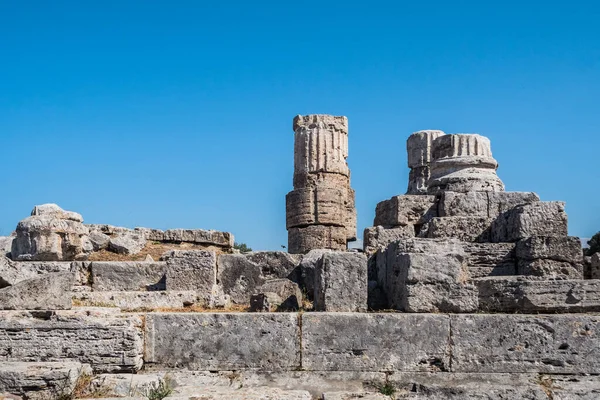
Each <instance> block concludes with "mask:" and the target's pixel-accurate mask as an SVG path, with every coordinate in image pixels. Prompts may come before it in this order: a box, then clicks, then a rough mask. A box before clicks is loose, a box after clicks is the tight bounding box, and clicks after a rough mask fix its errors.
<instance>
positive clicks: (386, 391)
mask: <svg viewBox="0 0 600 400" xmlns="http://www.w3.org/2000/svg"><path fill="white" fill-rule="evenodd" d="M379 393H381V394H382V395H384V396H392V395H393V394H394V393H396V388H395V387H394V386H392V385H391V384H390V383H389V382H386V383H384V384H383V385H381V386H380V387H379Z"/></svg>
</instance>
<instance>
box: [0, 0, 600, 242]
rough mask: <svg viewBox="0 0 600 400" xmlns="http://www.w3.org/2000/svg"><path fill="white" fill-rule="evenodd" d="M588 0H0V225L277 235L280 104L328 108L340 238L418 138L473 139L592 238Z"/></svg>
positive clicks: (285, 117) (281, 230) (595, 137)
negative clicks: (58, 209) (340, 175)
mask: <svg viewBox="0 0 600 400" xmlns="http://www.w3.org/2000/svg"><path fill="white" fill-rule="evenodd" d="M598 21H600V5H598V3H597V2H595V1H585V2H582V1H559V2H557V1H554V2H553V1H550V2H542V1H501V2H500V1H494V2H492V1H469V2H467V1H453V2H450V1H428V2H416V1H411V2H404V1H365V2H355V1H296V2H289V1H281V0H278V1H211V2H209V1H201V0H197V1H173V0H171V1H158V0H153V1H106V0H103V1H60V0H56V1H27V0H23V1H9V0H0V38H1V40H0V138H1V139H2V140H1V142H0V165H1V166H2V172H3V173H2V183H3V184H2V189H1V192H0V232H1V233H2V234H4V235H7V234H9V233H10V232H11V231H12V230H13V229H14V228H15V226H16V224H17V222H18V221H19V220H20V219H22V218H24V217H26V216H27V215H28V214H29V212H30V210H31V209H32V208H33V206H34V205H35V204H40V203H46V202H55V203H58V204H59V205H61V206H62V207H63V208H65V209H69V210H73V211H77V212H80V213H81V214H83V216H84V218H85V220H86V222H89V223H108V224H113V225H121V226H128V227H135V226H146V227H154V228H163V229H166V228H204V229H219V230H226V231H231V232H233V233H234V234H235V236H236V239H237V240H239V241H242V242H246V243H247V244H248V245H249V246H251V247H253V248H255V249H279V246H280V245H282V244H287V234H286V230H285V194H286V193H287V192H288V191H290V190H291V189H292V171H293V132H292V119H293V117H294V116H295V115H296V114H309V113H327V114H336V115H346V116H347V117H348V118H349V123H350V157H349V159H348V161H349V164H350V168H351V169H352V185H353V187H354V188H355V189H356V192H357V208H358V222H359V232H361V233H360V236H362V229H364V228H365V227H366V226H369V225H371V224H372V222H373V216H374V210H375V205H376V204H377V202H378V201H381V200H384V199H387V198H389V197H391V196H393V195H397V194H402V193H404V192H405V190H406V184H407V175H408V169H407V167H406V151H405V141H406V138H407V137H408V135H409V134H410V133H411V132H413V131H416V130H420V129H442V130H444V131H446V132H448V133H460V132H476V133H480V134H482V135H485V136H488V137H490V139H491V141H492V150H493V152H494V156H495V157H496V159H497V160H498V161H499V163H500V169H499V171H498V173H499V175H500V177H501V178H502V179H503V181H504V182H505V184H506V187H507V190H519V191H535V192H537V193H539V194H540V196H541V197H542V199H543V200H564V201H566V202H567V211H568V213H569V220H570V233H571V234H572V235H577V236H582V237H590V236H591V235H592V234H593V233H595V232H596V231H598V230H600V201H599V200H598V199H599V198H600V185H599V179H598V178H599V167H598V161H599V158H600V112H599V106H600V44H599V43H600V23H599V22H598Z"/></svg>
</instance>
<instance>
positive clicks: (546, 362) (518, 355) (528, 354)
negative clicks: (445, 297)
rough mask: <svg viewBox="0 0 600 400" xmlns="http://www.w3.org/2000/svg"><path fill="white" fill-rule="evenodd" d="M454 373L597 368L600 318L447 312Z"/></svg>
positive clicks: (584, 371) (564, 370)
mask: <svg viewBox="0 0 600 400" xmlns="http://www.w3.org/2000/svg"><path fill="white" fill-rule="evenodd" d="M450 319H451V321H452V322H451V323H452V342H453V346H452V371H453V372H485V373H492V372H500V373H507V372H515V373H518V372H522V373H526V372H542V373H559V374H564V373H569V374H570V373H588V374H589V373H597V372H598V368H599V367H600V366H599V364H600V361H599V360H600V357H599V356H600V336H599V332H600V317H599V316H593V315H574V314H563V315H501V314H497V315H493V314H488V315H486V314H473V315H451V316H450Z"/></svg>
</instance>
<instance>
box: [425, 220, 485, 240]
mask: <svg viewBox="0 0 600 400" xmlns="http://www.w3.org/2000/svg"><path fill="white" fill-rule="evenodd" d="M492 221H493V220H492V219H490V218H487V217H444V218H433V219H432V220H431V221H429V222H428V223H427V225H426V226H425V227H423V230H422V231H421V232H420V233H419V236H420V237H427V238H431V239H458V240H461V241H464V242H489V240H490V227H491V225H492Z"/></svg>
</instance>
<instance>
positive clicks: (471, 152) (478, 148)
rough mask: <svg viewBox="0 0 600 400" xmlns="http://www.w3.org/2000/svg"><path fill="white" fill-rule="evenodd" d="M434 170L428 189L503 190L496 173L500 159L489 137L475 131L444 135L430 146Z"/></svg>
mask: <svg viewBox="0 0 600 400" xmlns="http://www.w3.org/2000/svg"><path fill="white" fill-rule="evenodd" d="M431 157H432V161H431V174H430V177H429V181H428V182H427V192H428V193H429V194H436V193H438V192H440V191H451V192H462V193H465V192H470V191H490V192H503V191H504V183H502V181H501V180H500V178H499V177H498V175H497V174H496V170H497V169H498V162H497V161H496V160H495V159H494V157H492V149H491V145H490V140H489V139H488V138H486V137H484V136H480V135H476V134H454V135H443V136H440V137H438V138H436V139H435V140H434V141H433V144H432V150H431Z"/></svg>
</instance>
